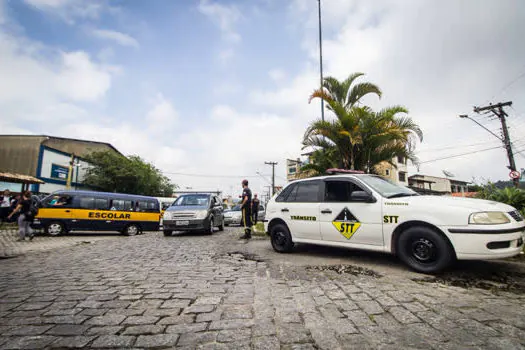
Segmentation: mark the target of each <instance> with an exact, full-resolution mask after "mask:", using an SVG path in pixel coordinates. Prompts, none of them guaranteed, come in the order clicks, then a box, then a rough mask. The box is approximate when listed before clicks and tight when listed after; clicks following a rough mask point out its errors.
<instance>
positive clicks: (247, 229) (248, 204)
mask: <svg viewBox="0 0 525 350" xmlns="http://www.w3.org/2000/svg"><path fill="white" fill-rule="evenodd" d="M241 197H242V199H241V209H242V221H243V223H244V236H242V237H241V239H250V238H252V210H251V209H252V191H251V190H250V188H249V187H248V180H242V196H241Z"/></svg>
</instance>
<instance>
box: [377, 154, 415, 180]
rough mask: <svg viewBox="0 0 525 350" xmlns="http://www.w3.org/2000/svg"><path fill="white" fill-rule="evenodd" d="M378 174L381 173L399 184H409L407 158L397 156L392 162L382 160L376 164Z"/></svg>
mask: <svg viewBox="0 0 525 350" xmlns="http://www.w3.org/2000/svg"><path fill="white" fill-rule="evenodd" d="M376 171H377V174H378V175H381V176H383V177H385V178H387V179H389V180H391V181H393V182H395V183H397V184H399V185H402V186H408V168H407V159H406V158H404V157H395V158H393V159H392V164H390V163H388V162H382V163H380V164H378V165H377V166H376Z"/></svg>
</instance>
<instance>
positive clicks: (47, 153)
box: [38, 147, 89, 193]
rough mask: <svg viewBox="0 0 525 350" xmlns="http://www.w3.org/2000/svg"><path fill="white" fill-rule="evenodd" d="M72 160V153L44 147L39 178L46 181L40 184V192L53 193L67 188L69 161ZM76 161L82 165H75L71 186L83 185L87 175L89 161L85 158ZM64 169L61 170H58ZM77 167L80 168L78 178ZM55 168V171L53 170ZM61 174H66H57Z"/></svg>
mask: <svg viewBox="0 0 525 350" xmlns="http://www.w3.org/2000/svg"><path fill="white" fill-rule="evenodd" d="M70 161H71V155H70V154H66V153H64V152H60V151H57V150H52V149H49V148H47V147H42V160H41V166H40V173H39V174H38V178H39V179H41V180H43V181H45V182H46V183H45V184H44V185H40V188H39V192H43V193H51V192H53V191H57V190H65V189H66V182H67V174H68V172H69V162H70ZM76 163H79V164H80V167H78V168H77V167H73V169H72V170H73V171H72V174H71V175H72V177H71V187H72V188H73V189H74V188H75V187H80V186H82V184H81V183H82V181H83V180H84V177H85V175H86V171H87V168H88V166H89V163H87V162H85V161H83V160H77V162H76ZM57 169H58V170H61V169H64V170H65V171H64V172H63V173H62V172H61V171H58V172H57V171H56V170H57ZM77 169H78V178H77ZM53 170H55V171H53ZM59 174H64V176H63V177H61V176H57V175H59Z"/></svg>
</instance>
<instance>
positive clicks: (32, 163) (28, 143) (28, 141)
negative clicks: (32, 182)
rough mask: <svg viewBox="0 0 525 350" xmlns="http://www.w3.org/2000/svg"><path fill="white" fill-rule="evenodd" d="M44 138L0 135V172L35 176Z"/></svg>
mask: <svg viewBox="0 0 525 350" xmlns="http://www.w3.org/2000/svg"><path fill="white" fill-rule="evenodd" d="M45 139H46V137H45V136H13V135H0V171H4V172H10V173H16V174H22V175H31V176H36V170H37V164H38V154H39V151H40V144H41V142H43V141H44V140H45Z"/></svg>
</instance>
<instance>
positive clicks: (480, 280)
mask: <svg viewBox="0 0 525 350" xmlns="http://www.w3.org/2000/svg"><path fill="white" fill-rule="evenodd" d="M412 280H413V281H414V282H418V283H439V284H444V285H447V286H453V287H460V288H465V289H470V288H479V289H483V290H488V291H490V292H492V293H495V294H496V293H497V292H510V293H514V294H523V293H525V273H521V272H515V271H514V272H505V271H496V272H488V273H482V272H481V273H476V272H473V273H455V274H444V275H441V276H436V277H424V278H414V279H412Z"/></svg>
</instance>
